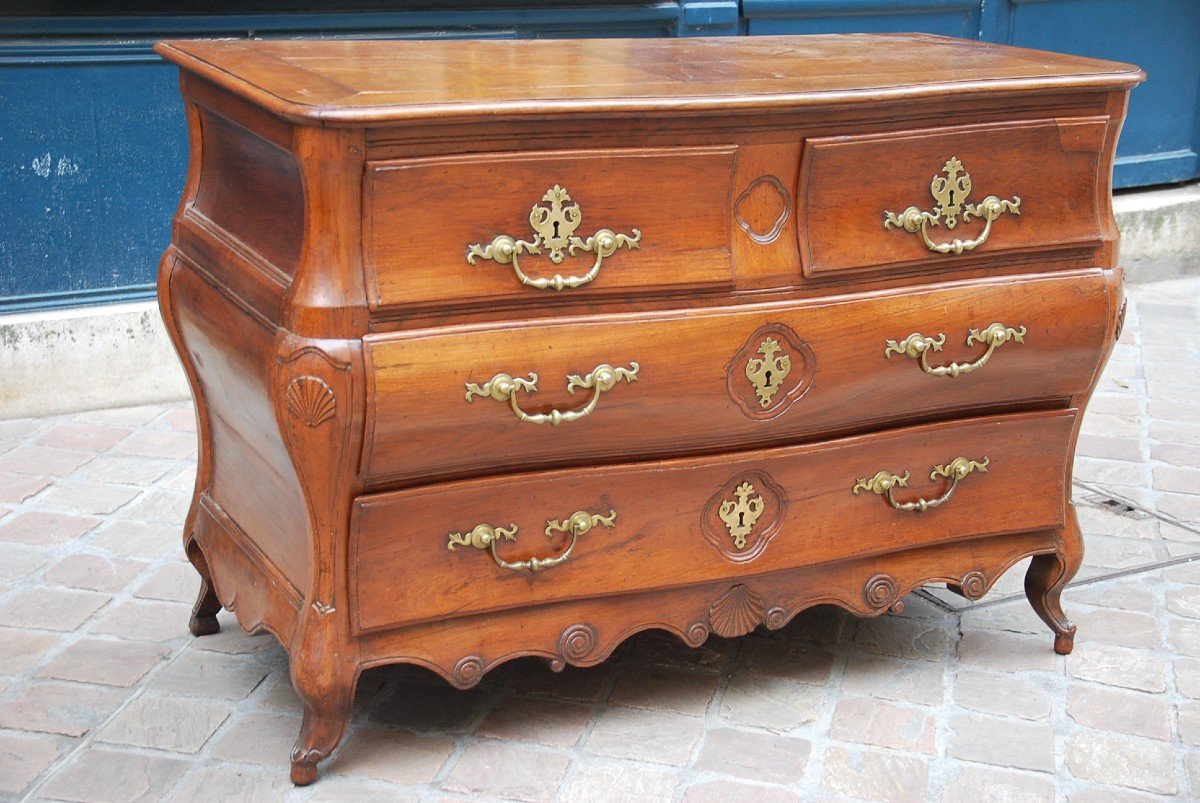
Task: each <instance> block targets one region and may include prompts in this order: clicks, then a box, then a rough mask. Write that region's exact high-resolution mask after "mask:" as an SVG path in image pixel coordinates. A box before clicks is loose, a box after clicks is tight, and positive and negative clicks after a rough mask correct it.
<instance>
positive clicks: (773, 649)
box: [737, 639, 834, 684]
mask: <svg viewBox="0 0 1200 803" xmlns="http://www.w3.org/2000/svg"><path fill="white" fill-rule="evenodd" d="M833 661H834V656H833V653H831V652H828V651H827V650H822V649H819V648H817V647H812V646H807V645H804V644H801V643H798V642H795V641H785V640H783V639H747V640H746V643H745V644H744V645H742V649H741V650H740V651H739V652H738V656H737V665H738V666H739V667H744V668H745V669H746V670H748V671H749V672H752V673H753V674H756V675H766V676H768V677H775V678H783V679H785V680H797V681H800V682H801V683H815V684H823V683H825V682H827V681H828V680H829V673H830V671H831V670H832V669H833Z"/></svg>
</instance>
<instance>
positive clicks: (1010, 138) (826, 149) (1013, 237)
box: [796, 117, 1109, 278]
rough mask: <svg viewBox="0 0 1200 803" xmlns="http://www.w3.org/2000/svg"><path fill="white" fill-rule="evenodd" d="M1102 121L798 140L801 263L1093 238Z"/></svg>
mask: <svg viewBox="0 0 1200 803" xmlns="http://www.w3.org/2000/svg"><path fill="white" fill-rule="evenodd" d="M1108 130H1109V129H1108V120H1107V118H1104V117H1086V118H1078V119H1063V120H1041V121H1033V122H1024V123H996V124H994V125H974V126H960V127H952V128H937V129H926V130H921V131H909V132H898V133H891V134H873V135H869V136H851V137H826V138H819V139H811V140H808V141H807V142H806V143H805V148H804V156H803V164H802V166H801V170H800V190H799V193H798V198H799V204H800V207H801V210H802V213H801V214H800V215H799V216H798V218H797V221H796V225H797V227H798V233H799V242H800V249H801V261H802V264H803V270H804V274H805V276H809V277H825V278H829V277H833V276H836V275H837V274H839V273H843V272H847V271H863V270H872V269H874V270H886V271H896V270H903V269H905V268H915V267H916V266H921V267H922V268H923V269H926V270H928V269H929V268H930V267H935V268H938V269H941V270H955V269H957V268H960V267H965V266H966V263H974V264H978V263H979V261H980V260H987V259H989V257H997V256H998V257H999V258H1001V259H1004V258H1008V259H1011V258H1012V257H1013V255H1014V254H1015V253H1017V252H1021V251H1025V252H1031V253H1035V254H1036V253H1041V254H1046V253H1047V252H1051V251H1055V250H1061V249H1063V248H1083V249H1095V248H1096V247H1098V246H1099V245H1100V244H1101V241H1102V234H1103V228H1102V221H1101V214H1102V211H1101V207H1100V206H1099V199H1101V198H1104V197H1106V195H1105V192H1106V190H1105V187H1106V184H1105V182H1104V180H1103V178H1102V176H1101V172H1102V171H1101V167H1102V165H1101V153H1102V152H1103V150H1104V148H1105V145H1106V137H1107V136H1108ZM889 213H890V214H889Z"/></svg>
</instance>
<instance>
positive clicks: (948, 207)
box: [883, 156, 1021, 254]
mask: <svg viewBox="0 0 1200 803" xmlns="http://www.w3.org/2000/svg"><path fill="white" fill-rule="evenodd" d="M942 173H945V174H946V175H945V176H943V175H942V174H941V173H939V174H938V175H936V176H934V177H933V180H932V181H931V182H930V183H929V192H930V194H931V195H933V199H934V200H935V201H937V203H936V204H935V205H934V207H933V211H932V212H925V211H923V210H921V209H918V208H917V207H915V206H910V207H908V208H907V209H905V210H904V211H903V212H901V213H900V214H896V213H895V212H884V213H883V228H884V229H890V228H891V227H892V226H895V227H897V228H902V229H904V230H905V231H906V232H908V233H909V234H914V233H920V235H921V240H922V241H923V242H924V243H925V247H926V248H928V249H929V250H930V251H934V252H936V253H938V254H951V253H953V254H961V253H962V252H963V251H973V250H975V249H976V248H978V247H979V246H981V245H983V244H984V243H985V242H987V238H988V235H990V234H991V233H992V223H993V221H995V220H996V218H998V217H1000V216H1001V215H1002V214H1004V213H1005V212H1011V213H1012V214H1014V215H1019V214H1021V199H1020V198H1019V197H1018V196H1016V195H1014V196H1013V197H1012V200H1010V201H1006V200H1004V199H1002V198H998V197H996V196H995V195H989V196H987V197H986V198H984V199H983V200H982V201H980V202H979V203H977V204H969V203H967V196H969V195H970V194H971V174H970V173H968V172H966V171H965V170H964V169H963V163H962V162H960V161H959V160H958V157H957V156H951V157H950V158H949V159H948V160H947V161H946V164H944V165H942ZM960 214H961V215H962V219H963V222H964V223H967V222H970V220H971V218H973V217H977V218H981V219H982V220H983V221H984V225H983V231H982V232H980V234H979V236H978V237H976V238H974V239H972V240H960V239H957V238H955V239H954V240H951V241H950V242H948V243H935V242H934V241H933V240H932V239H930V237H929V231H928V227H930V226H940V225H942V223H943V222H945V224H946V228H947V229H953V228H955V227H956V226H957V225H958V216H959V215H960Z"/></svg>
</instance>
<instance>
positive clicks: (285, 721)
mask: <svg viewBox="0 0 1200 803" xmlns="http://www.w3.org/2000/svg"><path fill="white" fill-rule="evenodd" d="M300 721H301V720H300V717H299V716H285V715H282V714H277V713H269V712H263V711H252V712H250V713H248V714H246V715H244V716H242V717H240V718H239V719H237V720H235V721H233V722H232V723H231V724H230V725H229V727H227V728H225V729H224V730H223V731H222V733H221V736H220V737H219V738H218V739H216V743H215V744H214V745H213V747H212V750H211V751H210V755H212V756H213V757H214V758H219V759H224V760H226V761H243V762H247V763H250V764H265V765H267V766H269V767H274V768H275V769H276V770H277V771H278V772H280V773H283V772H285V771H287V770H288V768H289V767H290V761H289V756H290V755H291V752H292V746H293V745H294V744H295V743H296V735H297V734H298V733H300Z"/></svg>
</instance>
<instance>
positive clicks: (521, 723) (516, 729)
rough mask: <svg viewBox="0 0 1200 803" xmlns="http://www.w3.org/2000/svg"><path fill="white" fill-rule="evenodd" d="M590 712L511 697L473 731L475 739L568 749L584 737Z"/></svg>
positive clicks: (564, 704) (574, 706) (571, 705)
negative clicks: (512, 741) (487, 738)
mask: <svg viewBox="0 0 1200 803" xmlns="http://www.w3.org/2000/svg"><path fill="white" fill-rule="evenodd" d="M591 717H592V708H591V707H589V706H585V705H578V704H576V703H568V702H563V701H560V700H545V699H542V700H537V699H534V700H530V699H527V698H521V697H510V698H508V699H507V700H502V701H501V702H499V703H498V704H497V705H496V707H495V708H493V709H492V710H491V711H490V712H489V713H488V715H487V717H485V718H484V720H483V722H482V723H481V724H480V725H479V728H478V730H476V731H475V733H476V735H478V736H491V737H493V738H496V739H509V740H511V739H516V740H519V741H527V742H537V743H538V744H545V745H549V746H551V747H570V746H572V745H574V744H576V743H577V742H578V741H579V739H580V737H581V736H582V735H583V731H584V728H585V727H586V726H587V723H588V721H589V720H590V719H591Z"/></svg>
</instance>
